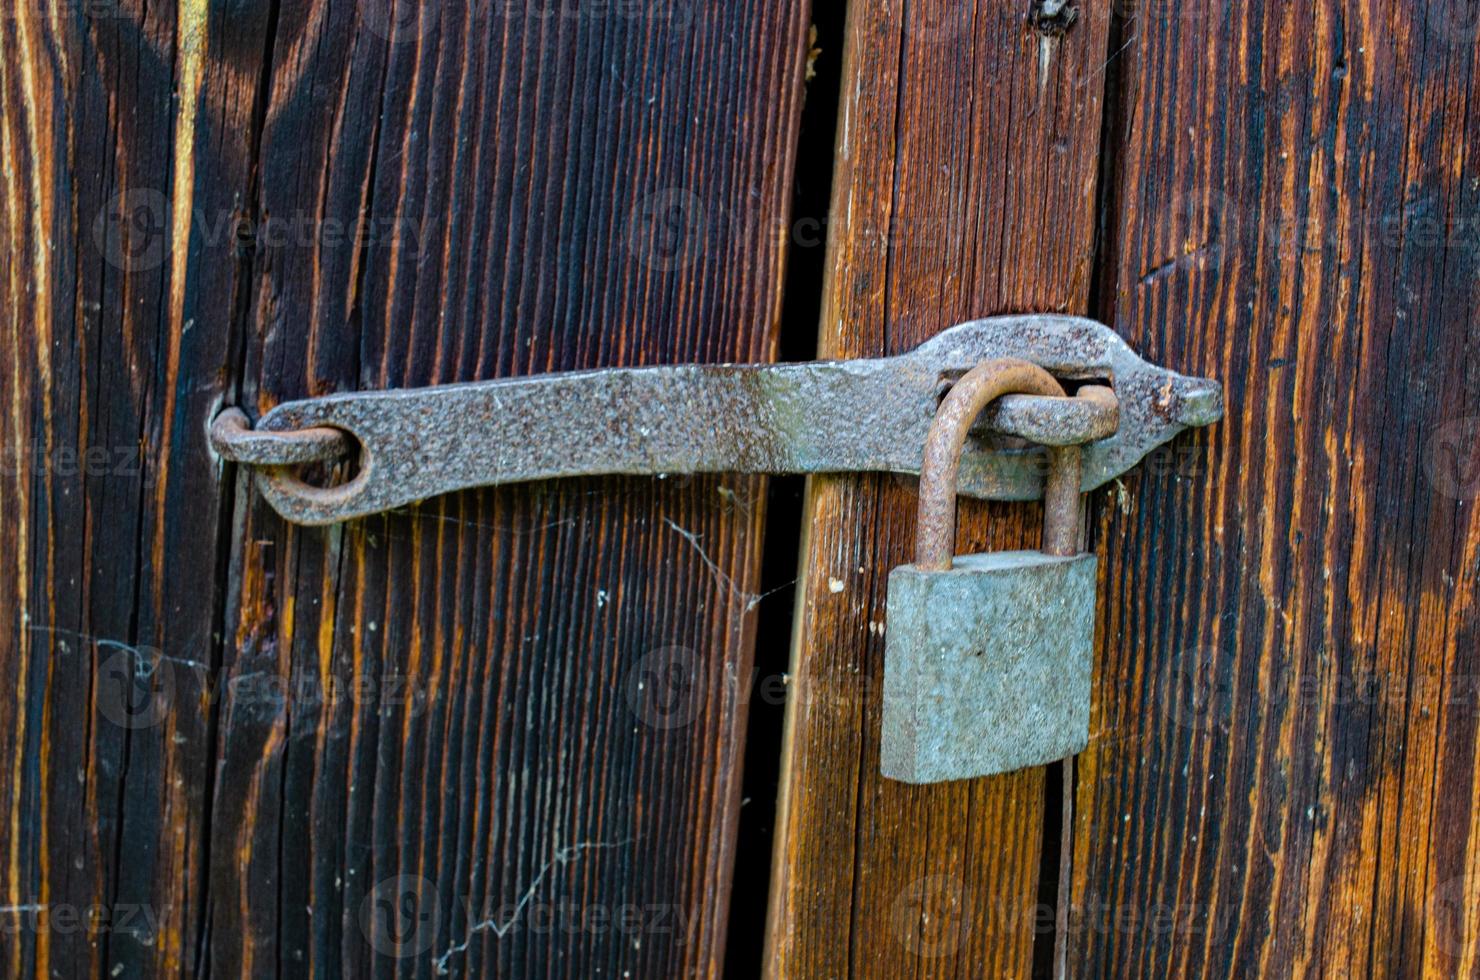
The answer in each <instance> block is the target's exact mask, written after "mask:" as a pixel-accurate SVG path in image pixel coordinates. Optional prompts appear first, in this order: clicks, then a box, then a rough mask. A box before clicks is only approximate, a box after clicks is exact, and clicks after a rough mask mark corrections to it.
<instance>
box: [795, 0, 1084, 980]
mask: <svg viewBox="0 0 1480 980" xmlns="http://www.w3.org/2000/svg"><path fill="white" fill-rule="evenodd" d="M1026 14H1027V8H1026V6H1024V5H1019V4H1007V3H985V4H975V5H962V4H955V3H948V2H944V0H941V2H933V0H932V2H928V3H911V4H908V5H903V4H897V3H879V2H866V3H855V4H852V5H850V11H849V22H848V28H847V47H846V52H845V63H844V72H843V86H842V89H843V100H842V107H841V112H840V119H839V132H838V138H837V161H838V164H837V165H838V170H837V173H836V175H835V179H834V189H833V205H832V215H831V222H830V226H831V236H830V240H829V248H830V250H831V252H830V257H829V261H828V268H829V279H828V283H827V287H826V292H825V296H824V310H823V315H822V325H821V340H820V344H819V346H820V351H819V353H820V356H823V357H862V356H876V355H879V354H883V353H886V352H887V353H894V352H899V351H904V350H908V349H909V348H911V347H913V346H915V345H916V344H918V343H919V342H921V341H923V340H924V339H926V338H927V337H929V336H930V335H932V334H934V333H936V332H938V331H940V330H943V329H945V328H946V327H948V326H950V325H952V324H953V323H957V322H959V321H961V320H965V319H969V318H971V317H974V316H983V315H988V314H993V313H1002V312H1013V311H1024V310H1058V311H1067V312H1083V311H1084V310H1085V309H1086V307H1087V304H1088V301H1089V292H1090V278H1091V263H1092V259H1093V254H1094V214H1095V188H1096V168H1097V161H1098V144H1099V132H1100V116H1101V86H1102V73H1101V71H1100V67H1101V63H1102V60H1103V56H1104V53H1105V44H1106V30H1107V26H1108V23H1109V18H1108V12H1107V11H1106V10H1105V9H1103V8H1100V7H1096V6H1094V5H1081V9H1080V15H1079V19H1078V21H1077V23H1075V24H1074V25H1073V26H1072V27H1071V28H1070V30H1069V31H1068V33H1067V34H1066V35H1064V36H1063V37H1049V36H1046V35H1044V34H1042V33H1039V32H1038V31H1037V30H1035V29H1034V28H1032V27H1031V26H1029V24H1028V23H1027V21H1026ZM914 497H915V495H914V481H913V480H910V479H903V478H894V477H887V476H886V477H859V478H853V477H848V478H818V479H814V480H812V481H811V483H810V486H809V496H808V501H807V505H806V509H805V518H804V519H805V520H807V521H809V522H810V536H809V539H808V541H807V543H806V548H805V553H804V556H803V559H802V574H803V578H802V581H801V583H800V585H799V594H798V611H797V615H798V624H797V634H796V642H795V648H794V650H793V663H792V672H791V673H792V681H791V689H792V699H791V701H790V702H789V703H788V724H787V742H786V750H785V753H786V754H785V759H784V767H785V768H784V777H783V785H782V799H781V803H780V809H779V811H778V826H777V841H776V852H775V859H774V869H773V875H774V880H773V887H772V896H771V913H770V921H769V924H768V928H769V937H768V964H767V967H768V971H769V973H770V974H771V975H773V976H778V977H781V976H787V977H790V976H804V977H839V976H860V977H879V976H965V977H981V976H1022V975H1026V974H1027V973H1028V972H1029V968H1030V962H1031V958H1032V952H1033V940H1034V923H1033V914H1034V908H1033V906H1034V904H1035V902H1036V901H1037V899H1036V890H1037V877H1038V866H1039V843H1040V837H1041V830H1042V824H1043V820H1044V813H1043V798H1044V792H1045V786H1044V774H1043V771H1042V770H1036V771H1029V772H1023V773H1018V774H1014V775H1009V776H1004V777H1000V778H993V779H984V780H973V781H968V782H960V783H951V784H944V785H939V786H932V787H910V786H905V785H902V784H899V783H892V782H886V781H884V780H883V779H882V778H881V777H880V776H879V772H878V765H879V749H878V731H879V701H878V698H877V697H876V696H875V695H876V694H877V692H878V691H879V690H880V685H881V683H882V677H883V673H882V667H883V664H882V657H883V633H882V625H883V622H884V598H885V579H886V576H887V574H888V571H889V569H890V568H891V567H893V566H894V565H897V564H901V563H903V562H905V561H908V560H909V557H908V556H909V555H910V553H911V549H912V545H913V541H912V537H913V533H914V509H913V508H914ZM962 510H963V520H962V522H961V527H960V532H959V533H960V540H959V542H958V543H959V545H960V547H961V549H962V550H981V549H984V548H988V547H990V548H1005V547H1018V546H1036V544H1037V541H1038V528H1037V525H1038V523H1039V520H1040V515H1041V509H1040V508H1038V507H1037V506H1036V505H1035V506H1027V505H995V506H980V505H975V504H965V505H963V508H962ZM1049 938H1050V939H1051V938H1052V937H1051V932H1050V933H1049Z"/></svg>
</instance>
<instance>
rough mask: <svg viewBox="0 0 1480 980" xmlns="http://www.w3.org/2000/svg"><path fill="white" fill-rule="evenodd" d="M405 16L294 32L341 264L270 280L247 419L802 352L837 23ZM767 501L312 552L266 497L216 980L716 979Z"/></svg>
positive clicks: (239, 662) (695, 491)
mask: <svg viewBox="0 0 1480 980" xmlns="http://www.w3.org/2000/svg"><path fill="white" fill-rule="evenodd" d="M377 9H378V8H375V7H374V5H370V6H369V7H362V9H361V16H360V17H359V19H356V18H355V17H347V16H344V15H343V14H342V13H341V12H340V11H338V10H337V9H335V8H331V7H330V5H327V4H308V5H302V6H293V7H288V6H285V7H284V8H283V10H282V12H281V15H280V18H279V20H278V23H277V25H276V38H275V43H274V48H273V56H272V67H271V73H270V76H269V81H268V103H267V105H268V108H267V113H266V120H265V126H264V129H263V134H262V141H261V164H260V166H261V190H260V202H259V207H258V211H259V213H260V214H261V215H262V216H263V221H264V222H267V221H276V222H280V223H281V224H282V225H283V226H284V227H285V228H287V229H291V228H293V227H294V226H296V225H298V224H300V223H302V224H304V225H306V226H307V227H308V228H309V229H310V233H309V234H308V235H306V236H301V235H297V234H296V233H294V232H292V231H291V230H289V231H288V233H287V238H286V240H285V241H284V242H283V243H282V244H281V245H280V246H279V247H270V248H259V249H258V251H257V254H256V258H255V263H254V266H253V270H252V276H253V278H252V285H251V297H250V308H249V311H248V315H247V323H248V330H247V337H246V345H245V364H246V369H245V371H244V373H243V379H244V381H243V389H242V400H243V402H244V403H246V404H247V405H249V406H251V407H252V408H253V409H255V410H256V411H259V412H260V411H265V410H267V409H268V408H270V407H271V406H273V405H275V404H277V403H279V402H281V401H283V400H286V399H290V398H295V397H301V396H305V395H315V394H322V393H326V392H331V391H343V390H349V389H385V388H396V387H404V386H412V385H427V384H435V383H440V382H452V381H460V380H470V379H479V378H491V377H501V376H509V375H517V374H530V373H537V372H543V371H561V370H571V369H578V368H595V367H602V366H608V365H623V364H644V363H662V362H686V361H708V362H715V361H726V360H734V361H764V360H767V359H770V358H771V357H773V356H774V350H775V344H776V338H777V329H778V326H779V311H780V295H781V293H780V287H781V271H782V267H783V259H784V242H785V239H784V236H783V235H782V234H781V231H782V230H783V229H784V228H785V226H786V220H787V209H788V208H787V205H788V201H789V191H790V188H789V180H790V172H791V153H792V150H793V146H794V144H795V127H796V124H797V118H798V110H799V104H800V98H801V94H802V74H803V68H804V57H805V53H806V45H805V39H806V25H807V21H806V5H805V4H804V3H800V2H798V3H785V4H775V3H728V4H724V5H722V6H721V5H711V4H687V3H683V4H670V3H647V4H603V5H593V6H591V7H590V8H589V9H587V8H585V7H580V8H578V7H577V5H562V4H550V5H545V4H539V5H528V6H526V5H522V4H520V5H511V4H472V5H452V4H432V5H405V7H404V9H403V6H402V5H396V7H395V8H394V10H395V11H396V12H406V11H410V14H411V15H410V16H409V17H408V18H403V19H396V20H390V21H386V20H375V19H373V17H374V16H375V11H376V10H377ZM334 222H337V223H338V225H339V226H342V227H344V228H351V227H352V226H354V225H355V224H356V223H357V222H358V223H360V229H359V233H358V234H349V235H344V236H338V235H331V234H330V230H331V223H334ZM592 424H593V425H599V424H602V423H601V420H600V419H598V418H593V419H592ZM763 490H764V484H763V483H762V481H760V480H757V479H752V478H735V477H729V478H720V479H714V480H689V479H683V478H675V479H669V480H631V481H623V480H603V481H598V480H591V481H569V482H564V483H557V484H551V485H534V486H528V487H520V488H512V489H505V490H500V491H488V492H474V493H466V494H461V495H457V496H453V497H447V498H443V499H438V500H432V501H428V502H426V503H424V504H423V505H421V506H418V507H413V508H409V509H407V510H404V511H401V512H397V513H394V514H391V515H387V516H383V517H377V518H373V519H369V520H365V521H362V522H356V523H353V524H350V525H346V526H344V527H339V528H332V529H311V530H305V529H298V528H292V527H287V526H285V525H284V524H283V523H282V522H281V521H279V520H278V519H277V518H276V517H275V516H274V515H272V514H271V512H270V511H269V510H268V509H267V508H266V506H265V505H264V504H263V503H262V502H261V500H260V498H257V497H255V496H253V495H252V494H251V493H250V492H249V491H248V490H247V488H246V486H245V485H242V486H241V487H240V488H239V490H238V494H237V500H238V501H239V502H241V506H240V507H239V510H238V513H237V520H238V522H239V524H240V529H239V533H238V534H237V535H236V541H237V545H238V546H237V548H236V550H235V552H234V554H233V556H232V570H231V575H230V581H231V582H232V584H233V586H232V606H231V609H230V612H229V614H228V617H227V630H226V632H227V636H228V637H230V639H231V642H230V643H229V644H228V648H227V652H226V662H225V665H224V681H223V691H224V693H223V704H222V709H221V720H220V737H219V746H220V755H219V762H220V767H221V768H220V770H219V775H218V779H217V788H216V793H215V797H214V803H215V807H214V811H213V813H212V819H211V829H212V850H211V855H210V868H209V875H208V882H209V889H210V894H211V896H212V910H211V950H212V956H213V965H214V968H215V969H216V970H218V971H220V972H221V973H222V974H223V975H228V976H238V975H241V976H265V975H273V974H276V973H278V972H284V973H290V974H292V973H298V972H300V971H312V972H314V973H316V974H321V975H326V976H328V975H334V976H338V975H343V976H351V977H358V976H365V975H370V974H372V973H373V974H375V975H390V974H394V975H407V976H412V975H414V976H432V975H437V974H439V973H441V972H449V973H452V974H457V975H462V974H472V975H496V976H598V975H600V976H613V977H620V976H624V975H630V976H634V977H649V976H689V975H695V974H703V975H711V974H713V973H715V972H716V971H717V969H718V965H719V963H721V962H722V959H723V949H724V939H725V937H724V927H725V924H726V916H727V899H728V881H729V878H730V873H731V868H732V863H733V849H734V844H733V842H734V833H735V822H736V820H737V817H738V810H739V805H740V801H739V795H738V791H739V788H740V766H739V763H740V758H741V752H742V750H743V745H744V722H745V698H746V695H747V693H748V692H747V690H746V688H745V681H746V679H747V677H748V674H749V664H750V642H751V631H752V629H753V622H754V615H755V613H754V602H753V601H752V599H753V596H752V593H753V592H754V591H755V590H756V588H757V583H758V578H759V557H760V554H759V551H760V543H761V536H760V533H759V532H760V527H761V521H762V518H763V510H764V501H765V496H764V492H763ZM264 683H265V684H267V685H268V687H267V688H263V687H262V685H263V684H264ZM274 690H276V691H279V692H285V693H284V694H282V695H277V694H274V693H273V691H274Z"/></svg>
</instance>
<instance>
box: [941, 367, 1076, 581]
mask: <svg viewBox="0 0 1480 980" xmlns="http://www.w3.org/2000/svg"><path fill="white" fill-rule="evenodd" d="M1003 395H1044V396H1047V397H1051V398H1062V397H1064V389H1063V386H1062V385H1060V384H1059V383H1058V381H1056V380H1055V379H1054V376H1053V375H1051V374H1049V373H1048V372H1047V371H1045V370H1044V369H1043V368H1041V367H1039V366H1038V365H1036V364H1033V363H1032V362H1030V361H1024V360H1020V359H1019V358H1015V357H1000V358H996V359H994V360H990V361H983V362H982V363H980V364H978V365H977V366H976V367H974V368H972V369H971V370H970V371H968V372H966V374H965V375H963V376H962V377H961V380H960V381H957V382H956V383H955V384H954V385H952V386H951V390H950V391H949V392H947V393H946V397H945V398H944V399H943V400H942V401H941V404H940V408H939V410H937V411H936V413H935V421H934V422H932V423H931V425H930V433H929V435H927V436H926V438H925V459H924V465H923V466H922V467H921V469H920V518H919V525H918V527H917V529H916V532H915V566H916V567H917V568H920V569H923V570H925V571H936V572H940V571H948V570H949V569H950V567H951V556H952V553H953V552H954V550H955V543H956V482H957V479H958V477H959V476H960V472H961V448H962V446H964V445H965V444H966V434H967V433H968V432H969V431H970V430H971V424H972V423H973V422H974V421H976V417H977V416H978V415H980V414H981V412H982V409H984V408H986V407H987V406H988V405H989V404H991V403H992V402H993V401H995V400H996V399H998V398H1001V397H1002V396H1003ZM1080 456H1081V454H1080V450H1079V447H1078V446H1063V447H1056V448H1054V449H1051V450H1050V462H1051V466H1050V468H1049V475H1048V482H1047V485H1046V487H1045V491H1044V530H1043V550H1044V551H1045V552H1047V553H1048V554H1051V555H1072V554H1074V553H1075V551H1076V550H1077V549H1076V548H1075V540H1074V539H1075V537H1076V536H1077V533H1078V526H1079V490H1080V486H1079V485H1080Z"/></svg>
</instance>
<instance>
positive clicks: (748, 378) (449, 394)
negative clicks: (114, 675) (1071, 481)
mask: <svg viewBox="0 0 1480 980" xmlns="http://www.w3.org/2000/svg"><path fill="white" fill-rule="evenodd" d="M996 357H1017V358H1021V359H1023V360H1026V361H1031V362H1032V363H1034V364H1037V365H1039V366H1041V367H1042V368H1044V369H1046V370H1047V371H1048V372H1050V373H1051V374H1053V375H1055V376H1056V377H1058V378H1060V379H1064V380H1085V381H1088V380H1102V381H1103V382H1106V383H1108V384H1110V385H1111V386H1112V389H1113V392H1114V396H1115V398H1114V399H1107V398H1105V397H1103V392H1100V393H1098V395H1099V397H1077V398H1054V397H1042V396H1031V395H1017V396H1011V397H1007V398H1003V399H1000V400H999V401H998V402H996V403H995V404H994V405H993V406H992V407H990V408H989V409H988V410H987V411H986V412H985V413H984V414H983V417H982V424H981V425H979V426H978V430H977V431H976V432H973V433H972V435H971V436H970V437H969V438H968V440H967V447H966V452H965V455H964V458H963V460H962V464H961V474H960V489H961V493H963V494H966V495H968V496H972V497H984V498H990V499H995V500H1031V499H1036V498H1037V497H1039V496H1041V495H1042V493H1043V477H1044V471H1045V469H1046V467H1045V466H1044V465H1043V464H1042V460H1041V455H1040V452H1041V451H1039V450H1035V449H1033V448H1031V447H1026V448H1025V447H1023V446H1021V445H1012V444H1009V443H1008V442H1007V441H1006V440H1003V439H1002V435H1004V434H1005V435H1012V436H1017V437H1020V438H1022V439H1026V440H1028V441H1030V442H1034V443H1039V444H1042V445H1068V444H1079V443H1088V445H1086V446H1085V447H1084V460H1083V476H1082V483H1081V489H1084V490H1090V489H1093V488H1094V487H1097V486H1099V485H1101V484H1103V483H1105V482H1106V481H1108V480H1110V479H1113V478H1114V477H1116V476H1118V475H1120V474H1121V473H1124V472H1125V471H1126V470H1128V469H1130V468H1131V467H1132V466H1134V465H1135V464H1136V463H1137V462H1139V461H1140V460H1141V459H1142V457H1144V456H1145V455H1146V454H1147V453H1149V452H1150V451H1151V450H1153V449H1155V448H1156V447H1157V446H1159V445H1161V444H1163V443H1165V442H1167V441H1168V440H1170V439H1171V438H1172V437H1173V436H1175V435H1176V434H1177V433H1178V432H1180V431H1181V430H1182V429H1184V428H1187V427H1189V426H1198V425H1206V424H1208V423H1210V422H1213V421H1215V420H1217V419H1218V418H1219V417H1220V416H1221V414H1222V410H1223V409H1222V391H1221V389H1220V388H1219V386H1218V384H1217V383H1216V382H1214V381H1209V380H1206V379H1202V378H1188V377H1184V376H1182V375H1180V374H1176V373H1174V372H1171V371H1167V370H1164V369H1162V368H1159V367H1156V366H1154V365H1151V364H1147V363H1146V362H1145V361H1143V360H1141V359H1140V358H1139V357H1137V356H1136V355H1135V354H1134V353H1133V352H1132V351H1131V349H1130V348H1129V347H1127V346H1126V344H1125V342H1124V341H1122V340H1121V339H1120V338H1119V337H1118V336H1116V335H1115V333H1114V331H1112V330H1110V329H1109V328H1108V327H1105V326H1104V325H1102V324H1099V323H1096V322H1094V321H1092V320H1086V319H1082V318H1079V317H1069V316H1056V315H1022V316H1002V317H993V318H991V319H986V320H976V321H972V322H969V323H963V324H960V325H958V326H955V327H952V328H951V329H949V330H946V331H945V332H943V333H941V334H938V335H937V336H936V337H934V338H933V339H931V340H930V341H928V342H926V343H924V344H922V345H920V346H919V347H917V348H915V349H914V350H913V351H910V352H909V353H907V354H901V355H899V356H896V357H884V358H871V359H860V360H851V361H817V362H811V363H804V364H751V365H714V366H705V365H679V366H659V367H637V368H608V369H603V370H597V371H579V372H568V373H562V374H546V375H534V376H530V377H519V378H505V379H499V380H495V381H479V382H473V383H469V384H455V385H441V386H436V387H430V388H414V389H405V390H395V391H377V392H346V393H342V394H336V395H328V396H325V397H322V398H314V399H308V400H305V401H295V402H288V403H285V404H282V405H279V406H277V407H276V408H274V409H272V410H271V411H270V412H268V413H267V414H266V415H264V416H263V417H262V418H261V419H259V420H258V422H257V424H256V426H255V427H252V426H250V425H249V423H248V420H247V418H246V416H245V415H244V414H242V413H240V412H239V411H237V410H233V409H228V410H227V411H226V412H223V413H222V415H221V416H219V417H218V418H217V419H216V420H215V422H214V424H213V425H212V426H211V443H212V446H213V447H214V448H215V450H216V451H217V452H218V453H219V454H220V455H221V456H222V457H223V458H225V459H230V460H236V461H240V462H244V463H248V464H251V465H255V466H259V467H262V470H261V473H260V480H259V481H258V485H259V486H260V488H261V492H262V494H263V496H264V497H266V498H267V500H268V502H269V503H270V504H271V505H272V506H273V507H274V508H275V509H276V510H277V511H278V513H280V514H282V515H283V517H285V518H287V519H288V520H290V521H294V522H296V523H299V524H331V523H334V522H337V521H343V520H348V519H350V518H354V517H360V516H363V515H366V514H373V513H376V512H379V511H385V510H390V509H393V508H396V507H401V506H405V505H407V504H410V503H414V502H415V501H418V500H423V499H426V498H428V497H433V496H436V495H438V494H443V493H448V492H451V491H454V490H461V489H464V488H468V487H477V486H490V485H494V484H501V483H516V482H522V481H526V480H541V479H549V478H554V477H570V476H583V475H596V474H634V475H640V474H652V475H655V474H663V473H715V472H746V473H825V472H865V471H884V472H895V473H919V472H920V467H921V462H922V457H923V451H924V445H925V435H926V433H927V432H928V430H929V428H930V425H931V422H932V420H933V419H934V417H935V412H936V408H937V406H938V405H939V403H940V398H941V396H942V394H943V393H944V392H945V391H946V390H947V389H948V388H949V387H950V385H951V384H952V383H953V382H954V381H956V380H957V379H958V378H960V377H961V376H962V375H963V374H965V373H966V372H967V371H969V370H970V369H971V368H973V367H974V366H975V365H977V364H978V363H980V362H982V361H984V360H989V359H991V358H996ZM1115 401H1118V412H1117V410H1116V406H1115V404H1114V402H1115ZM305 430H309V431H308V433H307V435H305V434H304V432H305ZM336 430H337V431H339V432H340V433H341V437H340V438H337V439H336V438H334V436H333V432H334V431H336ZM326 432H327V435H326ZM283 435H290V436H291V438H290V439H287V440H283V441H284V442H285V443H291V445H284V446H282V447H281V449H274V446H273V441H274V439H280V438H281V436H283ZM352 450H357V452H358V472H357V473H356V474H355V475H354V477H353V478H352V479H350V480H349V481H348V482H347V483H344V484H342V485H339V486H332V487H318V486H313V485H310V484H308V483H305V482H304V481H303V480H302V479H300V477H299V475H298V473H297V472H296V470H295V469H294V465H295V464H299V463H302V462H303V461H305V459H326V458H329V457H331V456H333V455H336V454H345V453H347V452H349V451H352Z"/></svg>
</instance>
